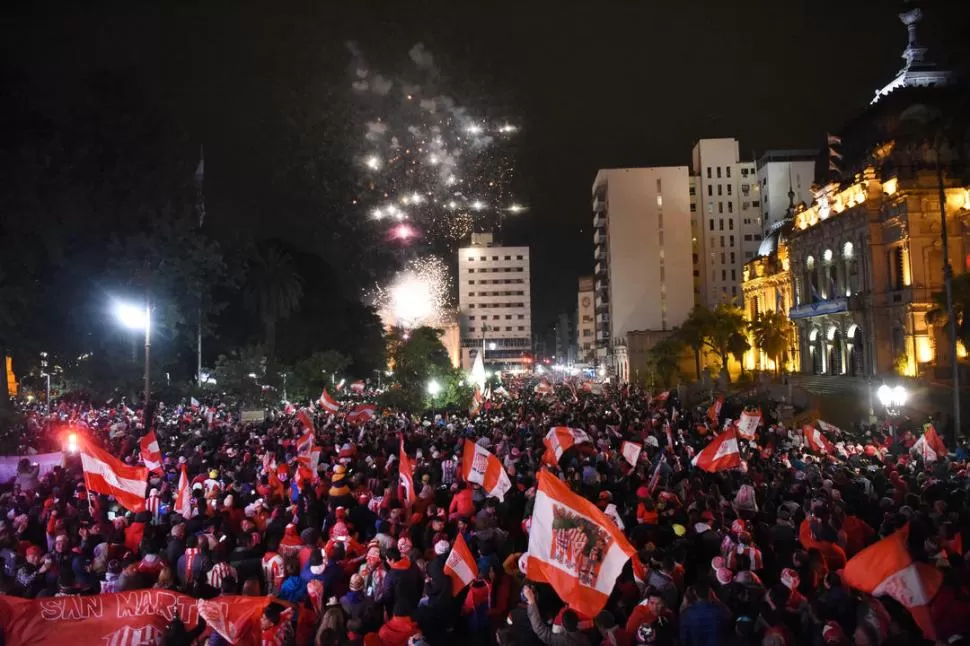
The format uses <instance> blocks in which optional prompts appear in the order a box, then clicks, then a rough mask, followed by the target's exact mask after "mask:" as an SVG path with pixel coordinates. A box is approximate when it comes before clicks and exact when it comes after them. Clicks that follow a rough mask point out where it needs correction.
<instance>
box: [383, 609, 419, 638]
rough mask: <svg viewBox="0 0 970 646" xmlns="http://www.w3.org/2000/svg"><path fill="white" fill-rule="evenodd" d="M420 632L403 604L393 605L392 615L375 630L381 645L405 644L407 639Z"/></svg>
mask: <svg viewBox="0 0 970 646" xmlns="http://www.w3.org/2000/svg"><path fill="white" fill-rule="evenodd" d="M420 632H421V628H420V627H419V626H418V624H417V622H416V621H414V619H412V618H411V617H410V616H409V615H408V611H407V609H406V607H405V606H403V605H402V604H400V603H398V604H395V606H394V616H393V617H391V618H390V619H388V620H387V622H385V624H384V625H383V626H381V629H380V630H379V631H377V636H378V637H380V639H381V644H383V646H407V643H408V640H409V639H411V637H413V636H414V635H417V634H419V633H420Z"/></svg>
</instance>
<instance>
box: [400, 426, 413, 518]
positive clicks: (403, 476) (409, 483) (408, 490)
mask: <svg viewBox="0 0 970 646" xmlns="http://www.w3.org/2000/svg"><path fill="white" fill-rule="evenodd" d="M397 472H398V484H399V488H400V489H401V499H402V500H403V502H404V504H405V505H408V506H411V505H413V504H414V501H415V500H416V499H417V494H416V493H415V491H414V465H413V464H411V458H410V457H408V453H407V451H405V450H404V438H403V437H402V438H401V454H400V456H399V460H398V465H397Z"/></svg>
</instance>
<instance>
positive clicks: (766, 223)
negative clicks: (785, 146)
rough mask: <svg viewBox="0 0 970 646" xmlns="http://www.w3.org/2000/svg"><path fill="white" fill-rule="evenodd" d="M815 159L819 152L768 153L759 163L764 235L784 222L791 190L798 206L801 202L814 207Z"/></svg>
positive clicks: (789, 151) (788, 151) (787, 151)
mask: <svg viewBox="0 0 970 646" xmlns="http://www.w3.org/2000/svg"><path fill="white" fill-rule="evenodd" d="M816 157H818V151H817V150H768V151H766V152H765V154H764V155H762V156H761V158H760V159H759V160H758V184H759V185H760V186H761V226H762V230H763V231H764V232H767V231H768V230H769V229H770V228H771V227H772V226H773V225H775V224H777V223H778V222H781V221H782V220H784V219H785V214H786V213H787V212H788V189H789V188H791V190H792V192H793V193H794V194H795V196H794V203H795V205H796V206H797V205H798V204H799V203H801V202H804V203H805V204H809V205H810V204H811V203H812V200H813V199H814V196H813V195H812V184H813V183H814V182H815V159H816Z"/></svg>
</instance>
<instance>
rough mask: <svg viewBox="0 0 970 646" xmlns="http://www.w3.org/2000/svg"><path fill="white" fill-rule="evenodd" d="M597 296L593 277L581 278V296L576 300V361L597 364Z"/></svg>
mask: <svg viewBox="0 0 970 646" xmlns="http://www.w3.org/2000/svg"><path fill="white" fill-rule="evenodd" d="M595 298H596V295H595V292H594V290H593V277H592V276H580V277H579V296H578V298H577V299H576V349H577V352H576V354H577V356H576V361H577V362H578V363H585V364H594V363H595V362H596V309H595V306H594V304H593V301H594V300H595Z"/></svg>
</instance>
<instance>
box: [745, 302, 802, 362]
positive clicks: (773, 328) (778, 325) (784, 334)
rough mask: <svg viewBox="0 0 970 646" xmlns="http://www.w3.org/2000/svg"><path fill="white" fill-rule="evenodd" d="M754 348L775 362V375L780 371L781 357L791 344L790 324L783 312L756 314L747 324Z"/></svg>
mask: <svg viewBox="0 0 970 646" xmlns="http://www.w3.org/2000/svg"><path fill="white" fill-rule="evenodd" d="M748 327H749V329H750V330H751V336H752V339H753V341H754V346H755V347H756V348H758V349H759V350H761V351H762V352H764V353H765V354H766V355H768V356H769V357H771V359H772V360H773V361H774V362H775V373H776V374H778V373H779V371H780V370H781V365H782V357H783V355H784V354H785V352H786V351H787V350H788V346H789V344H790V342H791V335H792V328H791V322H790V321H789V320H788V317H787V316H785V314H784V312H780V311H776V312H758V314H757V316H755V317H754V320H753V321H751V322H750V323H749V324H748Z"/></svg>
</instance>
